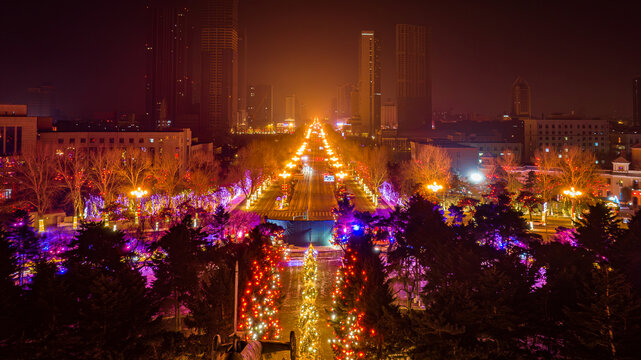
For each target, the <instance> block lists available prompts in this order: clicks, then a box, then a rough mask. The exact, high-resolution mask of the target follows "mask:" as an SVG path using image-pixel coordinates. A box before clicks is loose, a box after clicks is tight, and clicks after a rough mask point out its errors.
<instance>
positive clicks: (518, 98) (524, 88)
mask: <svg viewBox="0 0 641 360" xmlns="http://www.w3.org/2000/svg"><path fill="white" fill-rule="evenodd" d="M512 116H514V117H516V118H519V119H529V118H531V117H532V101H531V97H530V85H528V83H527V81H525V79H523V78H522V77H520V76H519V77H517V78H516V80H514V83H513V84H512Z"/></svg>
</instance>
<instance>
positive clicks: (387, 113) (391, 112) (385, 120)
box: [381, 102, 398, 129]
mask: <svg viewBox="0 0 641 360" xmlns="http://www.w3.org/2000/svg"><path fill="white" fill-rule="evenodd" d="M381 129H398V114H397V112H396V104H394V103H393V102H386V103H385V104H383V105H381Z"/></svg>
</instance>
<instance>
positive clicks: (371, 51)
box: [352, 31, 381, 136]
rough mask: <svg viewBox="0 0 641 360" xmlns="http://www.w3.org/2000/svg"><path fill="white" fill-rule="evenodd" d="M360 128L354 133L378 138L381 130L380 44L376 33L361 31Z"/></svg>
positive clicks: (359, 73)
mask: <svg viewBox="0 0 641 360" xmlns="http://www.w3.org/2000/svg"><path fill="white" fill-rule="evenodd" d="M358 88H359V91H358V93H359V112H360V114H359V115H360V119H361V124H360V128H358V129H356V128H352V131H353V132H354V133H360V134H367V136H376V135H377V134H378V133H379V130H380V128H381V63H380V42H379V40H378V38H377V37H376V36H375V34H374V31H361V39H360V48H359V53H358Z"/></svg>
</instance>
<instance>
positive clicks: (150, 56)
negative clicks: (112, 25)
mask: <svg viewBox="0 0 641 360" xmlns="http://www.w3.org/2000/svg"><path fill="white" fill-rule="evenodd" d="M147 11H148V22H149V23H148V31H149V32H148V34H147V44H146V51H147V72H146V74H145V90H146V104H145V105H146V106H145V117H144V124H143V125H144V128H145V129H146V130H156V129H162V128H166V127H170V126H173V125H175V122H176V118H177V115H178V113H179V112H180V111H181V110H182V109H186V108H188V107H189V105H191V91H190V89H191V79H190V76H189V75H188V70H189V67H188V65H187V63H186V62H187V61H186V57H187V48H188V46H189V45H188V44H189V39H188V36H187V33H186V30H187V29H186V27H187V25H186V17H187V14H188V10H187V9H186V8H180V9H178V8H172V7H165V6H155V5H148V6H147ZM179 108H180V109H181V110H179Z"/></svg>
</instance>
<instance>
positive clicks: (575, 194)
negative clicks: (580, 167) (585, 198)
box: [563, 186, 583, 220]
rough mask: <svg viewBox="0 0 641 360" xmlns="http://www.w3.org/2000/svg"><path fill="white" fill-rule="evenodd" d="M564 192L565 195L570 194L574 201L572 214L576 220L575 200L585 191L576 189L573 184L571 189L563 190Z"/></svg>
mask: <svg viewBox="0 0 641 360" xmlns="http://www.w3.org/2000/svg"><path fill="white" fill-rule="evenodd" d="M563 194H564V195H565V196H569V197H570V199H572V200H571V201H572V213H571V215H572V220H576V214H575V212H574V210H575V209H574V207H575V206H574V201H575V199H576V198H577V197H579V196H581V195H583V193H582V192H581V191H579V190H575V189H574V186H572V187H570V189H569V190H563Z"/></svg>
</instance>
